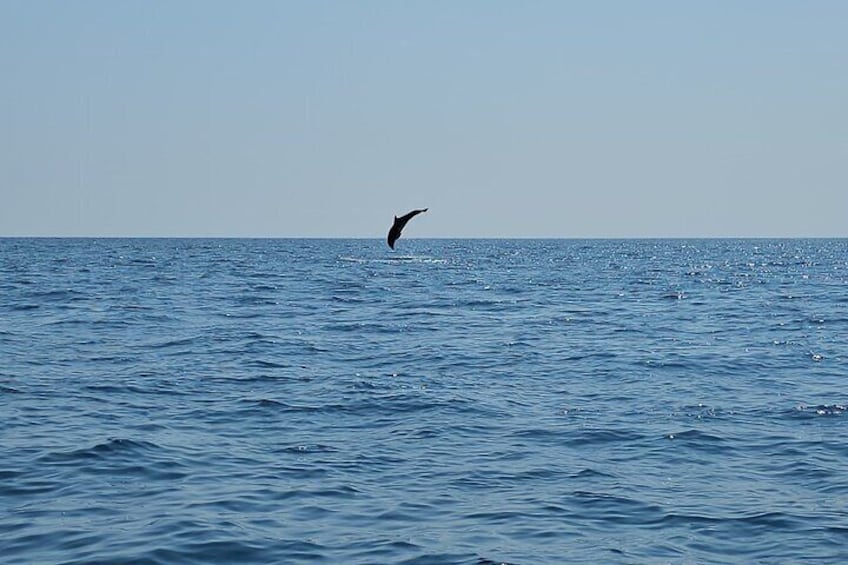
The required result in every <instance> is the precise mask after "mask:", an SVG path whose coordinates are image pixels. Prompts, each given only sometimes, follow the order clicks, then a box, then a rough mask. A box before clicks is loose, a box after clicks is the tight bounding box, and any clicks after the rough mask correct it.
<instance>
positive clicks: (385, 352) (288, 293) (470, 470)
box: [0, 239, 848, 565]
mask: <svg viewBox="0 0 848 565" xmlns="http://www.w3.org/2000/svg"><path fill="white" fill-rule="evenodd" d="M398 248H399V250H398V251H395V252H392V251H390V250H388V249H387V248H386V246H385V243H384V242H381V241H377V240H341V239H339V240H332V239H328V240H305V239H293V240H272V239H265V240H240V239H196V240H195V239H0V555H1V556H2V562H3V563H7V564H8V563H26V564H29V563H140V564H141V563H168V564H171V563H286V564H287V563H347V564H365V563H415V564H430V563H433V564H442V563H445V564H454V563H456V564H477V565H482V564H490V563H491V564H495V563H511V564H537V563H799V562H815V563H841V562H845V561H846V560H848V414H846V413H845V412H846V404H848V391H846V384H848V241H846V240H795V239H793V240H731V239H728V240H691V241H688V240H620V241H617V240H587V241H581V240H414V239H404V240H401V241H400V243H399V245H398Z"/></svg>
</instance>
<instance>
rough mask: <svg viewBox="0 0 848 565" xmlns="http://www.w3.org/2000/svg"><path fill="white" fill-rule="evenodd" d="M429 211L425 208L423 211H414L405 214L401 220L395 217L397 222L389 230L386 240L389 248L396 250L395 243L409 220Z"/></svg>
mask: <svg viewBox="0 0 848 565" xmlns="http://www.w3.org/2000/svg"><path fill="white" fill-rule="evenodd" d="M427 210H428V208H424V209H422V210H413V211H412V212H410V213H408V214H404V215H403V216H401V217H400V218H398V217H397V216H395V221H394V223H393V224H392V227H391V229H390V230H389V236H388V237H387V238H386V242H387V243H388V244H389V247H391V248H392V249H394V248H395V242H396V241H397V240H398V238H399V237H400V232H401V231H403V228H404V226H405V225H406V223H407V222H408V221H409V220H411V219H412V218H413V217H415V216H417V215H418V214H420V213H421V212H426V211H427Z"/></svg>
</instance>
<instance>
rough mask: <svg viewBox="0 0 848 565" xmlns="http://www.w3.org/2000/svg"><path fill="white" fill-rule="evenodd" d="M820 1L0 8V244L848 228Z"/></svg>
mask: <svg viewBox="0 0 848 565" xmlns="http://www.w3.org/2000/svg"><path fill="white" fill-rule="evenodd" d="M845 30H848V2H844V1H842V0H832V1H823V0H803V1H797V0H796V1H786V0H762V1H757V0H746V1H738V0H716V1H709V2H706V1H704V2H697V1H691V2H685V1H684V2H681V1H679V0H667V1H655V0H640V1H630V0H621V1H608V0H597V1H595V0H593V1H591V2H587V1H582V0H580V1H568V0H552V1H540V0H525V1H518V0H516V1H511V2H504V1H498V0H485V1H482V0H478V1H474V0H450V1H448V0H427V1H417V0H405V1H400V2H399V1H390V0H385V1H369V0H361V1H349V0H340V1H325V0H304V1H284V0H275V1H260V0H249V1H245V2H234V1H229V2H219V1H215V0H193V1H192V0H179V1H170V0H169V1H157V0H149V1H144V2H140V1H129V0H126V1H115V0H104V1H94V0H78V1H73V2H70V1H66V0H62V1H49V0H0V81H2V82H0V236H95V237H106V236H143V237H147V236H154V237H160V236H161V237H173V236H176V237H183V236H186V237H195V236H199V237H365V238H370V237H385V233H386V232H387V230H388V228H389V226H390V225H391V221H392V216H393V215H396V214H397V215H400V214H403V213H405V212H407V211H409V210H411V209H413V208H422V207H429V212H428V213H427V214H423V215H421V216H419V217H417V218H416V219H415V220H414V221H413V222H411V223H410V224H409V226H407V228H406V230H405V231H404V237H409V238H412V237H563V238H583V237H586V238H594V237H845V236H848V33H846V31H845Z"/></svg>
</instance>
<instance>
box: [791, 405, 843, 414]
mask: <svg viewBox="0 0 848 565" xmlns="http://www.w3.org/2000/svg"><path fill="white" fill-rule="evenodd" d="M846 411H848V406H847V405H844V404H818V405H815V406H810V405H807V404H799V405H798V406H797V407H796V408H795V409H794V410H792V411H791V412H789V413H788V414H789V415H792V416H803V417H817V416H842V415H843V414H845V412H846Z"/></svg>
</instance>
